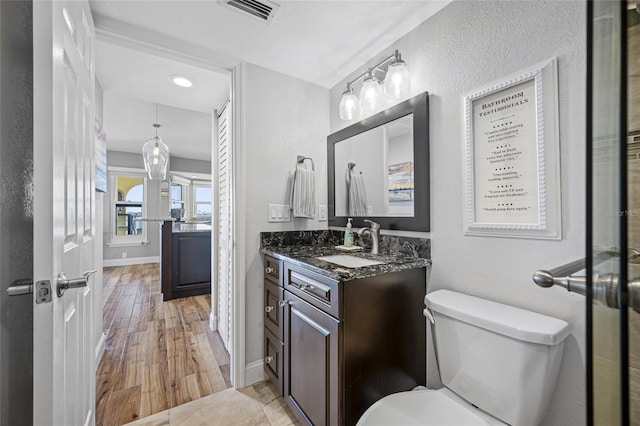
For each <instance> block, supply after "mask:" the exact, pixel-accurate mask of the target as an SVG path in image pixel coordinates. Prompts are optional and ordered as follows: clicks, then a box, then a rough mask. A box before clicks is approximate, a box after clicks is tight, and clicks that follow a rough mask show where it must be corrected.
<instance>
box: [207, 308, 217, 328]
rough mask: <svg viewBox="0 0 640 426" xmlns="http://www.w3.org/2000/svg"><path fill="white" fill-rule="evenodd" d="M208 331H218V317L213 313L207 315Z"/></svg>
mask: <svg viewBox="0 0 640 426" xmlns="http://www.w3.org/2000/svg"><path fill="white" fill-rule="evenodd" d="M209 329H210V330H211V331H218V317H216V316H215V315H214V314H213V312H211V313H209Z"/></svg>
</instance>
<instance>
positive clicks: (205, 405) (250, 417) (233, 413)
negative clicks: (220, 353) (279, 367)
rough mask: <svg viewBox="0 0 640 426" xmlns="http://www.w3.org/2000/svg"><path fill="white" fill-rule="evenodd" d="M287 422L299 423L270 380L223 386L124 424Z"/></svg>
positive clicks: (256, 425)
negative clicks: (192, 399) (223, 388)
mask: <svg viewBox="0 0 640 426" xmlns="http://www.w3.org/2000/svg"><path fill="white" fill-rule="evenodd" d="M218 425H219V426H236V425H237V426H245V425H246V426H250V425H251V426H263V425H264V426H289V425H299V422H297V421H296V418H295V416H294V414H293V412H292V411H291V410H290V409H289V407H287V405H286V404H285V402H284V401H283V400H282V398H280V397H279V396H278V395H277V390H276V388H275V387H274V386H273V385H272V384H271V383H270V382H259V383H256V384H254V385H253V386H248V387H246V388H243V389H238V390H234V389H227V390H224V391H221V392H217V393H215V394H213V395H209V396H206V397H204V398H201V399H198V400H196V401H191V402H188V403H186V404H183V405H179V406H177V407H173V408H171V409H169V410H165V411H162V412H160V413H157V414H154V415H153V416H150V417H145V418H143V419H140V420H137V421H135V422H132V423H128V424H127V426H218Z"/></svg>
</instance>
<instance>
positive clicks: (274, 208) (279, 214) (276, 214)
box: [268, 204, 291, 222]
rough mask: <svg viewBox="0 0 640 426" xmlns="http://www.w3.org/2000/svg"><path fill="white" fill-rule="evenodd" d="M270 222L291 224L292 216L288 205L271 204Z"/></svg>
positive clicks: (269, 207)
mask: <svg viewBox="0 0 640 426" xmlns="http://www.w3.org/2000/svg"><path fill="white" fill-rule="evenodd" d="M268 210H269V218H268V221H269V222H290V221H291V215H290V214H289V205H288V204H269V205H268Z"/></svg>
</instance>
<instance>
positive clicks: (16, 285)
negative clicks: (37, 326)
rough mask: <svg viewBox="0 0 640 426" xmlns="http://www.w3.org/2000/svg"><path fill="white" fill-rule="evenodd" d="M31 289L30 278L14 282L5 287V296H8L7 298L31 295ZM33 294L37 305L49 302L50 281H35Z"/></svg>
mask: <svg viewBox="0 0 640 426" xmlns="http://www.w3.org/2000/svg"><path fill="white" fill-rule="evenodd" d="M33 287H34V285H33V280H32V279H31V278H23V279H20V280H15V281H14V282H12V283H11V285H10V286H9V287H7V294H9V296H20V295H22V294H31V293H33ZM35 292H36V303H37V304H40V303H49V302H51V281H49V280H42V281H37V282H36V284H35Z"/></svg>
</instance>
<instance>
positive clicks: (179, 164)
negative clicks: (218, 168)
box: [102, 129, 211, 260]
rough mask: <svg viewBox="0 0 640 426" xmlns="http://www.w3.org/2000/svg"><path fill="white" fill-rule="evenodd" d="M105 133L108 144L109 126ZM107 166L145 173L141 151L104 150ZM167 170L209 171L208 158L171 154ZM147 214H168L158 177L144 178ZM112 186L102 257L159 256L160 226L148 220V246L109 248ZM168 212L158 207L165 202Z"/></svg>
mask: <svg viewBox="0 0 640 426" xmlns="http://www.w3.org/2000/svg"><path fill="white" fill-rule="evenodd" d="M106 132H107V146H108V145H109V129H106ZM107 166H109V167H111V166H114V167H127V168H132V169H139V170H141V171H143V172H144V160H143V159H142V154H134V153H131V152H121V151H107ZM169 168H170V170H171V171H176V172H187V173H189V172H190V173H209V174H210V173H211V161H203V160H192V159H189V158H180V157H171V160H170V167H169ZM147 184H148V186H147V197H148V200H147V216H148V217H167V216H169V211H168V204H166V203H161V201H162V200H160V182H159V181H158V180H147ZM110 191H111V188H107V193H106V194H104V203H103V204H104V206H103V209H102V212H103V226H104V231H103V236H104V245H103V247H104V253H103V259H104V260H117V259H122V253H123V252H126V253H127V258H129V259H131V258H136V257H153V256H160V226H159V223H158V222H147V240H148V241H149V244H147V245H136V246H126V247H109V246H108V245H107V243H108V242H109V240H110V232H111V226H110V221H111V219H112V217H111V214H110V213H111V192H110ZM165 204H166V206H165V207H167V209H166V210H167V211H164V210H165V209H164V208H161V206H163V205H165Z"/></svg>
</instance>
